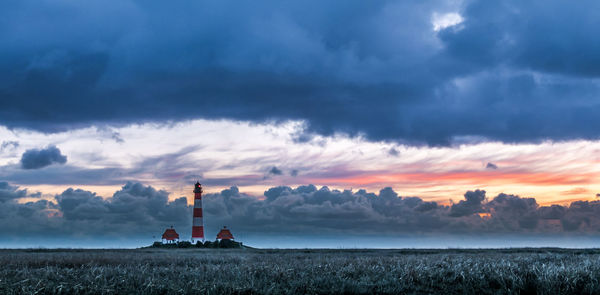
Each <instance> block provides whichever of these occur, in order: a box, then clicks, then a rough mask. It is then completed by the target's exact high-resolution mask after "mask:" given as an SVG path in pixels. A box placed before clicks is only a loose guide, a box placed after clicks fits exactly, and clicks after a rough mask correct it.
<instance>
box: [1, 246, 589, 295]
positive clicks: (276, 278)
mask: <svg viewBox="0 0 600 295" xmlns="http://www.w3.org/2000/svg"><path fill="white" fill-rule="evenodd" d="M0 265H1V268H0V294H53V293H56V294H71V293H80V294H115V293H118V294H123V293H125V294H138V293H145V294H180V293H205V294H231V293H233V294H254V293H260V294H333V293H336V294H337V293H348V294H369V293H380V294H381V293H388V294H398V293H446V294H449V293H450V294H452V293H460V294H464V293H477V294H502V293H521V294H535V293H537V294H565V293H566V294H582V293H583V294H599V293H600V282H599V279H600V251H597V250H562V249H514V250H218V249H216V250H208V249H206V250H205V249H181V250H179V249H169V250H165V249H158V250H156V249H139V250H0Z"/></svg>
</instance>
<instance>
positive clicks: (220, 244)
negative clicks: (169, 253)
mask: <svg viewBox="0 0 600 295" xmlns="http://www.w3.org/2000/svg"><path fill="white" fill-rule="evenodd" d="M146 248H165V249H175V248H208V249H217V248H219V249H239V248H250V247H246V246H244V245H243V244H242V243H241V242H236V241H232V240H220V241H214V242H211V241H206V242H204V243H202V242H201V241H198V242H196V243H195V244H192V243H190V242H188V241H181V242H176V243H167V244H163V243H161V242H154V244H152V246H150V247H146Z"/></svg>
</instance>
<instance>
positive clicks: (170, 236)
mask: <svg viewBox="0 0 600 295" xmlns="http://www.w3.org/2000/svg"><path fill="white" fill-rule="evenodd" d="M178 241H179V234H178V233H177V232H176V231H175V229H173V226H171V228H167V229H166V230H165V233H163V235H162V243H163V244H172V243H177V242H178Z"/></svg>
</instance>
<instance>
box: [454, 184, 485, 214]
mask: <svg viewBox="0 0 600 295" xmlns="http://www.w3.org/2000/svg"><path fill="white" fill-rule="evenodd" d="M484 200H485V191H483V190H476V191H474V192H471V191H469V192H467V193H466V194H465V200H464V201H459V202H458V204H453V205H452V207H450V216H454V217H460V216H467V215H472V214H475V213H482V212H485V211H484V210H483V201H484Z"/></svg>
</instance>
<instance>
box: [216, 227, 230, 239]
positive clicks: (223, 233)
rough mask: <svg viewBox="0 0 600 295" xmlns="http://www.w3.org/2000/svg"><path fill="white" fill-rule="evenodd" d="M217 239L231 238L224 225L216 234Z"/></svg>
mask: <svg viewBox="0 0 600 295" xmlns="http://www.w3.org/2000/svg"><path fill="white" fill-rule="evenodd" d="M217 240H233V235H232V234H231V232H230V231H229V229H227V227H226V226H224V227H223V229H222V230H221V231H220V232H219V233H218V234H217Z"/></svg>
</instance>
